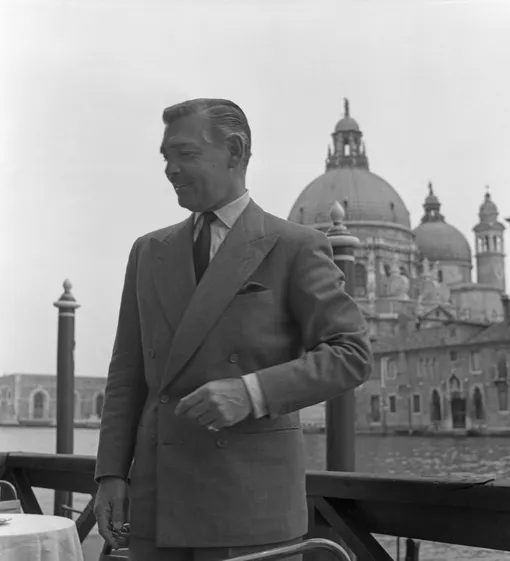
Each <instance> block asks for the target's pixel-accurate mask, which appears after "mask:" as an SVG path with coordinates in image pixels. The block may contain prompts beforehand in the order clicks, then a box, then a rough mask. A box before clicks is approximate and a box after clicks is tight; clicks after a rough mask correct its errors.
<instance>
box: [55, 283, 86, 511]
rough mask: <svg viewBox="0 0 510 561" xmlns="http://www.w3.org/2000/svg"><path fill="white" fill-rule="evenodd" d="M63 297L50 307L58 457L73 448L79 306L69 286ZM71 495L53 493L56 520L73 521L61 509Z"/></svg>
mask: <svg viewBox="0 0 510 561" xmlns="http://www.w3.org/2000/svg"><path fill="white" fill-rule="evenodd" d="M63 286H64V293H63V294H62V296H61V297H60V298H59V300H57V301H56V302H54V303H53V305H54V306H55V307H57V308H58V346H57V454H72V453H73V451H74V450H73V448H74V346H75V341H74V319H75V310H76V308H79V307H80V305H79V304H78V303H77V302H76V300H75V299H74V296H73V295H72V294H71V288H72V284H71V283H70V281H69V280H65V281H64V285H63ZM72 501H73V494H72V493H71V492H69V491H55V503H54V512H55V515H56V516H67V517H69V518H71V517H72V513H71V511H69V510H66V509H63V508H62V505H67V506H70V507H71V506H72Z"/></svg>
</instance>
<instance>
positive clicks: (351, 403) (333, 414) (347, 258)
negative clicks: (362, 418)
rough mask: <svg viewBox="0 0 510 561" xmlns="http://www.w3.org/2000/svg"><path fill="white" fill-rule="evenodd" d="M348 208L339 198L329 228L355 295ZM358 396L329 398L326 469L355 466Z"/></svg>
mask: <svg viewBox="0 0 510 561" xmlns="http://www.w3.org/2000/svg"><path fill="white" fill-rule="evenodd" d="M344 217H345V211H344V209H343V207H342V205H341V204H340V203H339V202H335V203H334V204H333V207H332V209H331V218H332V220H333V224H332V226H331V227H330V229H329V230H328V232H326V235H327V236H328V238H329V241H330V243H331V246H332V248H333V256H334V259H335V263H336V264H337V265H338V267H339V268H340V269H341V270H342V271H343V273H344V275H345V291H346V292H347V294H349V295H350V296H353V295H354V248H355V247H356V246H358V245H359V239H358V238H356V237H354V236H352V235H351V234H350V233H349V231H348V230H347V228H346V226H345V224H344ZM355 418H356V397H355V394H354V391H349V392H346V393H344V394H343V395H341V396H339V397H336V398H333V399H330V400H329V401H327V402H326V469H327V470H328V471H354V470H355V431H354V423H355Z"/></svg>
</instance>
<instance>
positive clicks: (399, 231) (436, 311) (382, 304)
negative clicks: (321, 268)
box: [289, 100, 505, 336]
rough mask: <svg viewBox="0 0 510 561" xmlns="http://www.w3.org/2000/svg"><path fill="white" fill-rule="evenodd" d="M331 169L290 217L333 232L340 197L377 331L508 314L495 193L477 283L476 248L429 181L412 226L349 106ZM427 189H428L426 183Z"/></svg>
mask: <svg viewBox="0 0 510 561" xmlns="http://www.w3.org/2000/svg"><path fill="white" fill-rule="evenodd" d="M332 137H333V141H332V146H330V147H329V149H328V155H327V159H326V171H325V173H324V174H323V175H321V176H319V177H318V178H317V179H314V180H313V181H312V182H311V183H310V184H309V185H308V186H307V187H306V188H305V189H304V190H303V191H302V193H301V194H300V195H299V197H298V199H297V201H296V202H295V204H294V206H293V207H292V210H291V212H290V215H289V220H291V221H293V222H298V223H300V224H305V225H308V226H312V227H314V228H317V229H319V230H322V231H324V232H325V231H327V230H328V228H329V227H330V226H331V217H330V213H331V208H332V206H333V204H334V203H335V201H338V202H340V203H341V204H342V206H343V207H344V210H345V222H346V225H347V227H348V229H349V231H350V232H351V233H352V234H353V235H355V236H356V237H358V238H359V239H360V242H361V244H360V246H359V247H358V248H357V250H356V255H355V256H356V265H355V298H356V300H357V302H358V303H359V305H360V306H361V307H362V309H363V311H364V313H365V315H366V317H367V320H368V322H369V325H370V329H371V334H372V335H373V336H381V335H392V334H395V333H396V327H397V325H398V322H399V321H402V318H403V317H404V318H409V319H413V320H415V321H418V322H422V321H426V320H427V319H432V317H433V318H434V319H436V320H438V321H439V320H441V319H443V320H445V319H450V320H451V319H454V318H455V319H457V320H464V321H467V322H473V323H485V324H486V323H490V322H494V321H499V320H501V319H502V317H503V308H502V303H501V295H502V293H503V292H504V291H505V267H504V259H505V256H504V243H503V233H504V229H505V227H504V226H503V224H502V223H501V222H500V221H499V220H498V209H497V207H496V205H495V204H494V202H493V201H492V200H491V197H490V194H489V192H487V193H486V194H485V200H484V201H483V204H482V205H481V206H480V212H479V221H478V224H477V225H476V226H475V227H474V235H475V249H476V252H475V259H476V277H477V278H476V282H473V280H472V276H473V271H472V270H473V259H472V254H471V248H470V245H469V243H468V241H467V239H466V238H465V237H464V235H463V234H462V233H461V232H460V231H459V230H458V229H457V228H455V226H453V225H451V224H449V223H448V222H447V220H446V218H445V216H444V215H443V214H442V213H441V203H440V200H439V198H438V196H437V194H436V193H435V192H434V189H433V186H432V184H430V183H429V185H428V194H427V196H426V198H425V201H424V204H423V209H424V213H423V216H422V218H421V221H420V224H418V225H417V226H416V227H415V228H414V229H413V228H412V224H411V218H410V215H409V211H408V210H407V207H406V205H405V203H404V201H403V200H402V198H401V197H400V195H399V194H398V192H397V191H396V190H395V189H394V188H393V187H392V186H391V185H390V184H389V183H388V182H387V181H386V180H384V179H383V178H382V177H380V176H378V175H376V174H375V173H373V172H372V171H370V166H369V160H368V155H367V150H366V148H365V143H364V141H363V133H362V131H361V129H360V127H359V125H358V123H357V122H356V120H354V119H353V118H352V117H351V115H350V111H349V102H348V100H345V115H344V117H343V118H342V119H341V120H340V121H339V122H338V123H337V125H336V127H335V130H334V132H333V134H332ZM424 191H425V189H424Z"/></svg>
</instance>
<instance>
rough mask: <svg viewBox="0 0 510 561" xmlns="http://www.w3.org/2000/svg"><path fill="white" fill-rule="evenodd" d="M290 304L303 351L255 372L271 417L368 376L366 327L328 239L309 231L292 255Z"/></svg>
mask: <svg viewBox="0 0 510 561" xmlns="http://www.w3.org/2000/svg"><path fill="white" fill-rule="evenodd" d="M289 283H290V286H289V305H290V309H291V311H292V313H293V315H294V317H295V319H296V321H297V323H298V325H299V326H300V330H301V339H302V345H303V349H304V353H303V355H302V356H301V357H300V358H299V359H296V360H292V361H290V362H287V363H283V364H279V365H275V366H271V367H269V368H265V369H262V370H259V371H257V377H258V380H259V383H260V386H261V388H262V391H263V394H264V398H265V403H266V406H267V410H268V412H269V415H270V416H271V417H276V416H279V415H282V414H286V413H290V412H292V411H296V410H299V409H303V408H304V407H309V406H310V405H314V404H316V403H320V402H322V401H326V400H327V399H331V398H334V397H337V396H338V395H340V394H342V393H344V392H347V391H349V390H352V389H354V388H355V387H356V386H359V385H360V384H362V383H363V382H364V381H365V380H366V379H367V378H368V377H369V375H370V372H371V367H372V351H371V347H370V342H369V339H368V333H367V325H366V322H365V320H364V318H363V316H362V314H361V311H360V309H359V308H358V306H357V304H356V303H355V302H354V300H353V299H352V298H351V297H350V296H349V295H348V294H347V293H346V292H345V290H344V288H343V286H344V274H343V273H342V271H341V270H340V269H339V268H338V266H337V265H336V264H335V262H334V260H333V252H332V249H331V245H330V243H329V240H328V239H327V237H326V236H325V235H324V234H322V233H319V232H314V235H313V236H310V237H309V238H308V240H307V241H305V243H303V244H302V246H301V249H299V250H298V252H297V254H296V257H295V259H294V262H293V265H292V269H291V274H290V280H289Z"/></svg>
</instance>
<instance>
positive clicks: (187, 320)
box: [160, 201, 278, 390]
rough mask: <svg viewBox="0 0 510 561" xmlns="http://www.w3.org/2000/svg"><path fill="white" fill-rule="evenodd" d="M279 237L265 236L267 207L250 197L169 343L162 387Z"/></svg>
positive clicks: (189, 354)
mask: <svg viewBox="0 0 510 561" xmlns="http://www.w3.org/2000/svg"><path fill="white" fill-rule="evenodd" d="M277 239H278V235H277V234H275V235H271V236H266V234H265V230H264V211H263V210H262V209H261V208H260V207H258V206H257V205H256V204H255V203H254V202H253V201H251V202H250V203H249V204H248V206H247V207H246V209H245V211H244V212H243V214H242V215H241V216H240V217H239V219H238V220H237V222H236V223H235V224H234V227H233V228H232V230H231V231H230V232H229V234H228V236H227V237H226V239H225V241H224V242H223V244H222V245H221V247H220V249H219V250H218V253H217V254H216V256H215V257H214V259H213V260H212V261H211V263H210V265H209V267H208V268H207V270H206V272H205V273H204V276H203V277H202V281H201V282H200V283H199V285H198V286H197V287H196V290H195V292H194V293H193V295H192V297H191V299H190V300H189V303H188V306H187V308H186V310H185V312H184V314H183V316H182V319H181V322H180V323H179V327H178V328H177V332H176V333H175V336H174V338H173V341H172V345H171V347H170V353H169V356H168V360H167V363H166V368H165V373H164V375H163V378H162V383H161V387H160V390H162V389H164V388H165V387H166V386H167V385H169V384H170V383H171V382H172V381H174V380H175V378H176V376H177V375H178V374H179V373H180V372H181V371H182V369H183V368H184V366H185V365H186V363H187V362H188V361H189V360H190V358H191V357H192V356H193V354H194V353H195V352H196V350H197V349H198V348H199V346H200V345H201V343H202V342H203V341H204V339H205V337H206V336H207V334H208V333H209V331H210V330H211V329H212V328H213V327H214V325H215V324H216V322H217V321H218V320H219V318H220V317H221V315H222V313H223V311H224V310H225V308H226V307H227V306H228V304H229V303H230V302H231V300H232V299H233V298H234V296H235V295H236V293H237V291H238V290H239V289H240V288H241V286H242V285H243V284H244V282H245V281H246V280H247V279H248V278H249V277H250V276H251V275H252V274H253V273H254V271H255V270H256V269H257V267H258V266H259V265H260V263H261V262H262V260H263V259H264V257H265V256H266V255H267V254H268V253H269V251H270V250H271V249H272V247H273V246H274V244H275V243H276V240H277Z"/></svg>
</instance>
